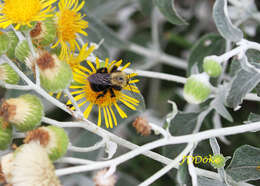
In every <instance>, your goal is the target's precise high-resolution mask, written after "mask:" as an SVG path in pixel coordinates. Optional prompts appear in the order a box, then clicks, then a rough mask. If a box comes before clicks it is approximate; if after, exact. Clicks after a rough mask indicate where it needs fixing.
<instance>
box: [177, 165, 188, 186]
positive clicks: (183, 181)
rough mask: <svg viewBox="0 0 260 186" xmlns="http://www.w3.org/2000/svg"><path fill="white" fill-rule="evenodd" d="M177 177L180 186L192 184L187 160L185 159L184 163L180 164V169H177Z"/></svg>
mask: <svg viewBox="0 0 260 186" xmlns="http://www.w3.org/2000/svg"><path fill="white" fill-rule="evenodd" d="M176 179H177V182H178V184H179V185H180V186H183V185H191V184H192V183H191V177H190V174H189V170H188V164H187V161H185V162H184V163H183V164H181V165H179V169H178V170H177V175H176Z"/></svg>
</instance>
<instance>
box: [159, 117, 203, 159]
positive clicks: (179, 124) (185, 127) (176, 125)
mask: <svg viewBox="0 0 260 186" xmlns="http://www.w3.org/2000/svg"><path fill="white" fill-rule="evenodd" d="M199 114H200V113H181V112H178V114H177V115H176V116H175V117H174V119H173V120H171V123H170V126H169V132H170V133H171V134H172V135H173V136H181V135H185V134H190V133H192V131H193V130H194V129H195V126H196V123H197V120H198V116H199ZM185 146H186V144H179V145H168V146H164V147H163V154H164V155H165V156H167V157H169V158H174V157H176V156H177V155H178V154H179V153H180V152H181V151H182V150H183V149H184V148H185Z"/></svg>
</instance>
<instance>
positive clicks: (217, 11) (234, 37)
mask: <svg viewBox="0 0 260 186" xmlns="http://www.w3.org/2000/svg"><path fill="white" fill-rule="evenodd" d="M213 18H214V21H215V24H216V26H217V29H218V31H219V33H220V34H221V35H222V36H223V37H224V38H225V39H226V40H230V41H234V42H238V41H240V40H241V39H242V38H243V32H242V31H241V30H240V29H238V28H236V27H235V26H234V25H233V24H232V22H231V20H230V18H229V15H228V11H227V0H216V1H215V4H214V7H213Z"/></svg>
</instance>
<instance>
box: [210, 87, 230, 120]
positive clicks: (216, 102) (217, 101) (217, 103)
mask: <svg viewBox="0 0 260 186" xmlns="http://www.w3.org/2000/svg"><path fill="white" fill-rule="evenodd" d="M226 93H227V85H221V86H219V87H218V89H217V93H216V97H215V98H214V99H213V101H212V102H211V103H210V105H211V106H212V107H213V108H214V109H215V110H216V111H217V113H219V114H220V115H221V116H222V117H224V118H225V119H227V120H228V121H230V122H233V118H232V116H231V115H230V113H229V112H228V110H227V109H226V107H225V105H224V104H225V103H224V101H225V99H223V98H225V96H226Z"/></svg>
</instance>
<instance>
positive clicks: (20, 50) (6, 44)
mask: <svg viewBox="0 0 260 186" xmlns="http://www.w3.org/2000/svg"><path fill="white" fill-rule="evenodd" d="M30 29H31V30H30V33H29V35H30V38H31V40H32V46H30V44H29V41H28V40H27V39H26V38H24V39H21V38H20V40H19V39H18V37H17V36H16V34H15V32H13V31H5V32H4V31H3V32H0V55H6V56H8V57H9V59H11V60H13V62H19V63H20V64H24V65H26V66H27V68H28V69H29V70H30V71H31V72H32V73H34V76H35V77H36V75H35V74H36V69H35V68H36V65H37V66H38V69H39V73H40V84H41V86H42V87H43V88H44V89H45V90H46V91H48V92H53V93H54V92H60V91H62V90H64V89H65V88H68V86H69V85H70V83H71V81H72V70H71V68H70V66H69V65H68V63H67V62H66V61H64V60H61V59H59V58H58V56H57V54H56V53H55V51H54V50H50V49H48V47H49V46H50V45H51V44H52V43H53V42H54V41H55V40H56V38H57V30H56V29H57V28H56V23H55V20H54V18H47V19H45V20H43V21H38V22H36V23H35V24H34V26H33V27H32V28H30ZM26 31H27V32H28V29H27V30H26ZM0 80H2V81H4V82H5V83H9V84H18V83H19V76H18V75H17V74H16V73H15V72H14V71H13V70H12V68H11V67H10V66H8V65H7V64H3V65H1V66H0Z"/></svg>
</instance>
